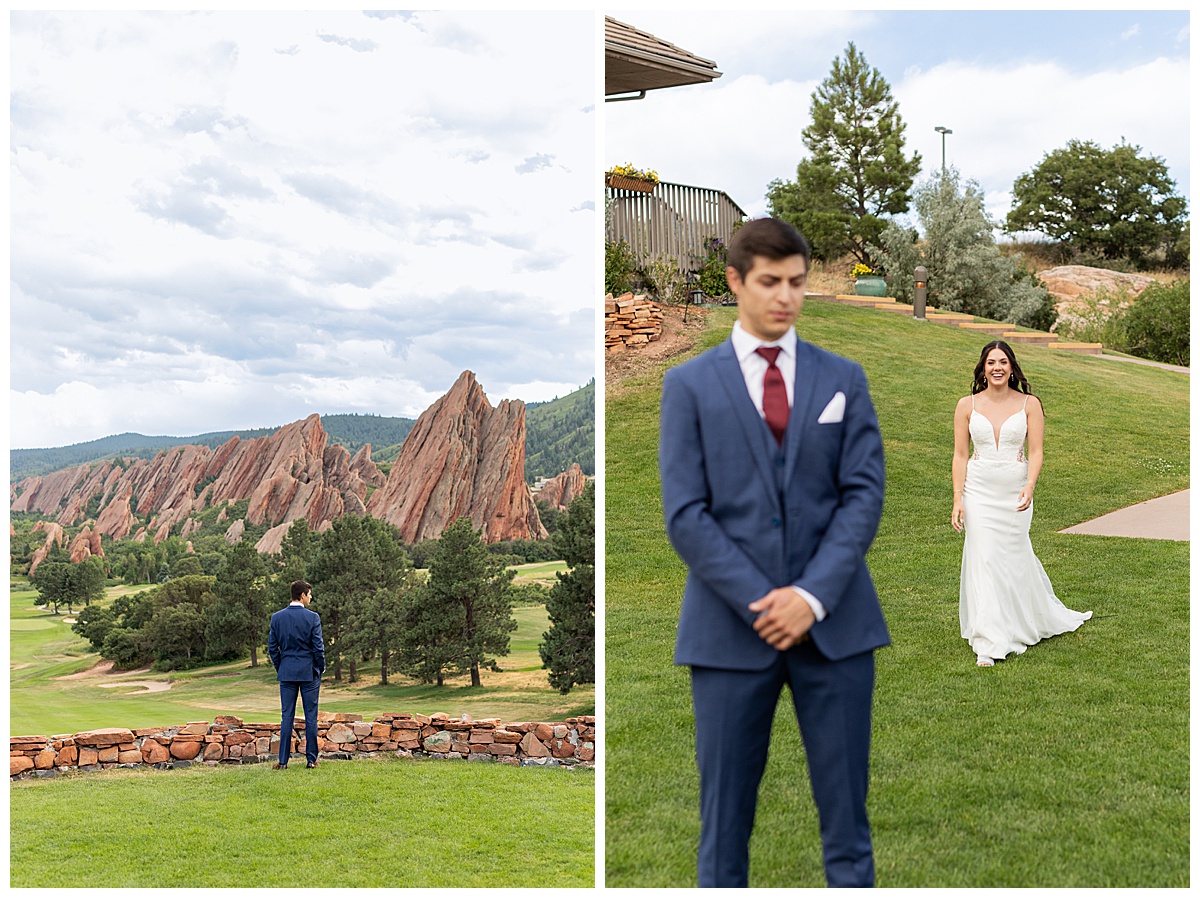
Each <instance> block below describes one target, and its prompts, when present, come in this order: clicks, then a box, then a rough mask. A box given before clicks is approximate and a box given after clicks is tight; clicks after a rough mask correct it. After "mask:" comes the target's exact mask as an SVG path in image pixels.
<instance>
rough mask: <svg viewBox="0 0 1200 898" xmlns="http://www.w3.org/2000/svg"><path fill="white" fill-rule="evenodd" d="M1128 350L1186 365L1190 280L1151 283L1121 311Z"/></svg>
mask: <svg viewBox="0 0 1200 898" xmlns="http://www.w3.org/2000/svg"><path fill="white" fill-rule="evenodd" d="M1125 326H1126V333H1127V339H1128V342H1129V351H1130V352H1132V353H1133V354H1134V355H1139V356H1142V357H1143V358H1147V359H1153V360H1154V361H1156V362H1167V363H1168V364H1171V365H1183V366H1185V367H1186V366H1188V365H1189V364H1190V359H1191V351H1190V340H1191V280H1190V279H1189V280H1183V281H1176V282H1175V283H1174V284H1170V285H1167V284H1152V285H1151V286H1149V287H1147V288H1146V289H1145V290H1143V291H1142V293H1141V295H1140V296H1139V297H1138V298H1137V301H1136V302H1134V303H1133V305H1131V306H1130V307H1129V311H1128V312H1127V313H1126V314H1125Z"/></svg>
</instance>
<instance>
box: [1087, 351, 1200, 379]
mask: <svg viewBox="0 0 1200 898" xmlns="http://www.w3.org/2000/svg"><path fill="white" fill-rule="evenodd" d="M1100 358H1102V359H1107V360H1108V361H1110V362H1131V363H1133V364H1134V365H1149V366H1150V367H1152V368H1166V369H1167V370H1168V371H1178V372H1179V373H1180V374H1187V375H1190V374H1191V373H1192V369H1191V368H1184V367H1182V366H1181V365H1168V364H1166V363H1165V362H1152V361H1150V360H1149V359H1134V358H1129V357H1127V356H1123V355H1109V354H1108V353H1101V354H1100Z"/></svg>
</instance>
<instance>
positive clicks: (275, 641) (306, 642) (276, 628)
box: [267, 605, 325, 683]
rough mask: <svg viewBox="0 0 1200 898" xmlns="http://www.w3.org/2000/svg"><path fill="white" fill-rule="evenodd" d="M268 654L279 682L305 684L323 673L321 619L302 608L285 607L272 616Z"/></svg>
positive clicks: (323, 642) (323, 648)
mask: <svg viewBox="0 0 1200 898" xmlns="http://www.w3.org/2000/svg"><path fill="white" fill-rule="evenodd" d="M267 654H268V655H270V657H271V663H272V664H273V665H274V666H275V671H276V673H277V674H278V680H279V681H280V682H281V683H282V682H290V683H308V682H310V681H312V680H315V679H317V678H319V677H320V676H321V674H323V673H324V672H325V641H324V640H323V639H322V638H321V616H320V615H319V614H317V612H315V611H309V610H308V609H307V608H305V607H303V606H301V605H288V606H287V607H286V608H282V609H280V610H279V611H276V612H275V613H274V614H272V615H271V630H270V634H269V635H268V636H267Z"/></svg>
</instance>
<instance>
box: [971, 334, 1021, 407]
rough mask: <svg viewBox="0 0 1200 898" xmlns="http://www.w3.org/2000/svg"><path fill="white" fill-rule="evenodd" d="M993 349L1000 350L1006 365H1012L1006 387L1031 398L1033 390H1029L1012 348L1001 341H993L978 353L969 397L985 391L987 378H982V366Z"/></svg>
mask: <svg viewBox="0 0 1200 898" xmlns="http://www.w3.org/2000/svg"><path fill="white" fill-rule="evenodd" d="M993 349H999V350H1001V351H1002V352H1003V353H1004V354H1005V355H1006V356H1008V363H1009V364H1010V365H1012V373H1011V374H1009V375H1008V385H1009V386H1010V387H1011V388H1012V389H1014V390H1016V391H1017V392H1018V393H1025V394H1026V395H1029V396H1032V395H1033V390H1031V389H1029V381H1027V380H1026V379H1025V372H1024V371H1022V370H1021V366H1020V365H1019V364H1017V357H1016V355H1015V354H1014V353H1013V350H1012V347H1011V346H1009V345H1008V344H1007V343H1005V342H1004V341H1003V340H993V341H992V342H991V343H989V344H988V345H987V346H985V347H983V352H981V353H979V364H978V365H976V366H975V379H974V381H973V382H972V384H971V395H975V394H976V393H982V392H983V391H984V390H986V389H987V378H985V377H984V376H983V366H984V364H985V363H986V362H987V357H988V353H989V352H991V351H992V350H993Z"/></svg>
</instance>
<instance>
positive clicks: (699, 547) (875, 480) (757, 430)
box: [659, 340, 889, 670]
mask: <svg viewBox="0 0 1200 898" xmlns="http://www.w3.org/2000/svg"><path fill="white" fill-rule="evenodd" d="M839 392H840V393H842V394H843V395H844V397H845V412H844V414H843V416H842V419H841V420H840V421H837V422H832V423H818V418H819V417H821V415H822V411H823V410H824V409H825V408H826V406H827V405H828V404H829V402H830V401H831V400H833V399H834V397H835V395H836V394H837V393H839ZM661 413H662V414H661V437H660V442H659V469H660V474H661V477H662V497H663V512H664V515H665V517H666V527H667V534H668V536H669V538H670V540H671V544H672V545H673V546H674V548H675V551H676V552H678V553H679V556H680V557H681V558H682V559H683V560H684V562H685V563H686V564H687V566H688V577H687V585H686V587H685V588H684V594H683V606H682V609H681V611H680V617H679V632H678V638H677V641H676V645H675V663H676V664H686V665H699V666H704V667H716V668H724V669H730V670H762V669H765V668H766V667H768V666H769V665H770V664H771V663H772V662H774V660H775V659H776V658H777V657H778V652H777V650H776V649H774V648H772V647H771V646H770V645H769V644H768V643H767V642H766V641H764V640H763V639H762V638H761V637H760V636H759V635H758V633H756V632H755V631H754V629H753V626H752V625H753V622H754V619H755V617H756V616H757V615H755V614H754V613H752V612H751V611H749V609H748V608H747V606H748V605H749V604H750V603H751V602H754V601H756V600H758V599H760V598H762V597H763V596H765V595H766V594H767V593H768V592H770V591H771V590H772V589H774V588H776V587H781V586H788V585H796V586H799V587H801V588H803V589H806V590H808V591H809V592H810V593H812V594H813V595H814V596H816V597H817V598H818V599H819V600H820V601H821V603H822V604H823V605H824V606H825V609H826V611H827V612H828V613H827V616H826V618H825V619H824V620H823V621H821V622H819V623H816V624H814V625H813V628H812V630H811V631H810V632H811V637H812V640H813V643H814V645H815V646H816V648H817V649H818V650H819V651H820V652H821V653H822V654H823V655H825V657H827V658H830V659H832V660H840V659H842V658H846V657H849V656H851V655H854V654H857V653H859V652H864V651H868V650H870V649H874V648H878V647H879V646H883V645H887V644H888V642H889V638H888V632H887V626H886V625H885V623H884V620H883V612H882V610H881V609H880V607H879V599H878V597H877V595H876V592H875V587H874V585H873V583H872V582H871V575H870V573H869V572H868V570H867V565H866V562H865V560H864V559H865V555H866V553H867V549H868V548H869V547H870V545H871V541H872V540H873V539H874V538H875V532H876V530H877V529H878V527H879V519H880V516H881V514H882V512H883V492H884V466H883V443H882V440H881V438H880V434H879V423H878V420H877V419H876V416H875V408H874V406H873V405H872V404H871V397H870V394H869V393H868V391H867V379H866V375H865V374H864V373H863V370H862V368H861V367H860V366H859V365H858V364H856V363H854V362H852V361H850V360H848V359H844V358H841V357H840V356H837V355H834V354H833V353H830V352H827V351H825V350H823V349H820V348H819V347H817V346H813V345H812V344H810V343H806V342H804V341H803V340H798V341H797V347H796V379H795V389H794V392H793V402H792V411H791V414H790V416H789V418H788V427H787V432H786V434H785V436H784V442H783V446H782V447H780V446H778V445H777V443H776V442H775V438H774V437H773V436H772V434H771V431H770V429H769V428H768V427H767V424H766V422H765V421H763V419H762V417H761V416H760V415H759V413H758V410H757V409H756V408H755V407H754V402H753V401H752V400H751V399H750V395H749V393H748V392H747V390H746V383H745V380H744V378H743V376H742V371H741V367H740V366H739V364H738V360H737V356H736V354H735V353H734V350H733V344H732V343H731V342H730V341H728V340H727V341H725V342H724V343H722V344H721V345H719V346H717V347H715V348H713V349H711V350H709V351H708V352H705V353H703V354H701V355H699V356H697V357H696V358H694V359H691V360H689V361H688V362H685V363H684V364H682V365H679V366H677V367H675V368H672V369H671V370H669V371H668V372H667V373H666V376H665V377H664V379H663V391H662V409H661Z"/></svg>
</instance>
